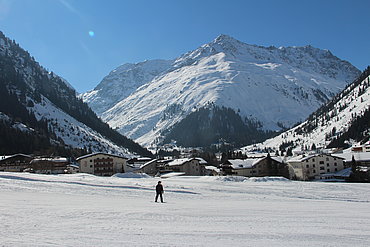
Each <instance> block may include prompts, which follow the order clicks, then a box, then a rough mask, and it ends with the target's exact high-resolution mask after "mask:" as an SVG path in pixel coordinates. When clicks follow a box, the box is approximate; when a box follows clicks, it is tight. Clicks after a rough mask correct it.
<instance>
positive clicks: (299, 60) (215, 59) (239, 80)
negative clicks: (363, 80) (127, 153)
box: [83, 35, 360, 146]
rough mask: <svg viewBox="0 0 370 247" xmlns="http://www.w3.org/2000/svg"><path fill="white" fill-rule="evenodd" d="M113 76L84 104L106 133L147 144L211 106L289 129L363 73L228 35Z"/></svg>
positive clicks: (323, 53)
mask: <svg viewBox="0 0 370 247" xmlns="http://www.w3.org/2000/svg"><path fill="white" fill-rule="evenodd" d="M157 63H158V65H157V66H155V67H154V64H157ZM144 65H149V66H147V67H148V68H149V69H148V68H145V66H144ZM153 68H155V69H153ZM115 71H116V72H114V71H113V72H112V73H111V74H110V75H109V76H108V78H105V79H104V80H103V81H102V83H100V84H99V85H98V86H97V87H96V88H95V89H94V90H93V91H91V92H88V93H86V94H84V95H83V99H84V101H85V102H86V103H88V104H89V105H90V106H91V107H92V109H93V110H95V111H96V112H97V113H98V115H99V116H100V117H101V118H102V119H103V120H104V121H106V122H107V123H108V124H109V125H110V126H111V127H113V128H116V129H118V130H119V131H120V132H121V133H124V134H125V135H127V136H129V137H130V138H133V139H135V140H136V141H138V142H139V143H141V144H144V145H146V146H150V145H151V144H156V143H160V142H161V141H162V140H163V135H164V133H165V132H168V130H170V129H171V128H172V127H173V126H174V125H175V124H176V123H179V122H180V121H182V120H183V119H184V118H186V117H187V116H188V115H189V114H190V113H191V112H193V111H195V110H197V109H199V108H202V107H206V106H207V105H209V104H214V105H217V106H223V107H227V108H231V109H234V110H235V112H237V113H238V114H239V115H240V116H241V117H242V118H243V119H245V118H248V119H249V120H251V119H253V120H255V121H256V122H259V123H261V125H262V128H263V129H265V130H279V129H281V127H282V126H284V127H291V126H292V125H293V124H295V123H296V122H298V121H302V120H304V119H305V118H306V117H307V116H308V115H309V114H310V113H312V112H313V111H314V110H316V109H317V108H318V107H320V106H321V105H322V104H323V103H325V102H327V101H328V100H329V99H330V98H331V97H332V96H334V95H335V94H336V93H338V92H339V91H340V90H342V89H343V88H344V86H345V85H346V84H348V83H349V82H351V81H353V79H354V78H356V77H357V76H358V75H359V73H360V71H359V70H358V69H356V68H355V67H354V66H352V65H351V64H350V63H348V62H346V61H343V60H340V59H339V58H337V57H335V56H334V55H333V54H331V53H330V52H329V51H327V50H320V49H317V48H314V47H312V46H305V47H287V48H284V47H280V48H276V47H262V46H256V45H248V44H245V43H243V42H240V41H238V40H235V39H234V38H232V37H229V36H227V35H221V36H219V37H217V38H216V39H215V40H214V41H212V42H211V43H209V44H205V45H203V46H201V47H200V48H198V49H196V50H194V51H191V52H189V53H186V54H184V55H182V56H180V57H179V58H177V59H175V60H174V61H160V62H156V61H147V62H144V63H140V64H136V65H124V66H122V67H119V68H118V69H116V70H115ZM136 71H139V72H138V73H137V72H136ZM127 78H128V79H127ZM127 88H129V89H127ZM112 91H114V92H121V93H122V94H120V95H122V96H111V93H110V92H112ZM113 99H117V101H115V102H113V101H114V100H113ZM106 102H108V103H106ZM230 141H232V140H230Z"/></svg>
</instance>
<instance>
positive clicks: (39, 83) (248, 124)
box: [0, 32, 370, 182]
mask: <svg viewBox="0 0 370 247" xmlns="http://www.w3.org/2000/svg"><path fill="white" fill-rule="evenodd" d="M292 49H293V48H275V47H258V46H251V45H247V44H245V43H242V42H240V41H237V40H235V39H233V38H232V37H229V36H226V35H221V36H219V37H217V38H216V39H215V40H214V41H212V42H211V43H209V44H206V45H204V46H202V47H200V48H199V49H197V50H195V51H193V52H189V53H187V54H184V55H183V56H181V57H180V58H178V59H177V60H176V61H157V63H156V64H155V62H156V61H147V62H148V63H149V62H151V63H153V64H155V65H151V66H157V67H160V66H162V69H158V74H157V75H155V76H153V77H154V78H149V79H148V80H150V81H140V80H139V79H137V81H135V83H136V84H135V85H136V88H139V87H140V86H141V85H143V84H145V83H147V85H148V86H147V88H150V87H151V85H154V86H153V87H156V88H160V87H161V86H158V85H159V83H162V84H163V85H165V86H164V87H167V86H166V83H167V82H164V81H163V80H164V79H163V78H165V76H163V75H166V76H167V77H170V76H172V77H173V78H174V77H175V75H174V73H180V72H181V71H180V70H183V71H190V70H191V69H192V67H194V66H200V64H201V63H202V61H204V60H206V59H210V58H211V57H212V56H216V55H219V54H224V55H225V57H228V56H229V54H230V53H233V52H234V53H235V54H237V55H240V54H241V55H240V57H242V58H243V59H245V60H248V59H249V60H248V61H250V60H251V59H252V58H250V57H251V56H252V55H250V54H257V53H258V54H257V55H254V56H255V57H253V61H255V63H256V64H257V63H259V62H260V60H266V61H269V63H267V62H265V63H264V65H263V66H265V67H263V66H262V65H261V66H259V67H258V69H259V70H258V71H257V69H256V73H259V74H261V76H260V77H259V78H260V79H259V80H261V81H262V80H263V78H264V77H263V74H264V73H268V74H269V75H272V76H273V75H274V74H273V73H274V70H273V69H272V68H271V66H272V65H271V64H274V63H279V64H280V65H281V66H284V65H285V63H290V66H297V68H299V69H300V70H301V71H305V72H307V71H308V72H307V73H309V72H310V73H312V78H314V76H317V74H318V73H319V72H317V71H321V74H320V78H321V80H325V79H327V81H328V82H333V83H334V81H338V84H339V82H340V83H341V85H342V89H341V90H340V91H333V90H332V91H330V90H329V89H323V88H320V87H316V88H313V87H311V88H309V89H307V88H306V87H305V86H297V87H295V89H294V90H291V91H289V92H283V93H282V94H280V96H279V98H283V97H286V99H287V100H292V101H293V102H295V103H296V105H295V106H293V107H294V108H296V109H298V108H300V107H301V106H300V104H302V102H306V101H307V102H311V103H312V102H313V103H312V104H311V105H310V104H309V103H307V102H306V103H303V104H302V105H304V106H302V110H301V111H300V110H296V112H297V114H298V113H299V114H306V115H297V114H296V115H294V114H293V113H294V110H291V109H283V106H278V107H280V108H279V109H280V110H278V111H277V110H276V105H274V101H271V102H266V99H262V97H260V98H261V99H260V100H261V102H259V99H258V97H257V98H254V99H253V101H254V102H249V101H248V99H247V98H248V97H247V96H246V97H245V98H243V97H244V96H243V92H244V91H243V90H239V91H241V92H240V94H238V95H228V96H227V95H221V97H220V98H221V99H220V100H204V99H205V97H206V96H204V97H203V98H202V99H201V100H200V101H199V102H197V104H194V105H190V103H188V102H187V101H185V100H181V99H180V98H178V100H177V101H176V102H174V103H171V104H168V105H165V103H161V104H160V105H159V106H163V111H162V112H161V113H160V115H158V117H156V121H157V122H155V121H152V119H149V118H145V117H146V116H147V115H150V114H149V113H150V112H151V111H150V110H153V109H154V108H160V107H159V106H157V105H149V104H146V107H147V108H148V109H150V110H148V111H147V112H140V111H139V110H137V111H136V112H135V114H133V113H129V110H128V109H127V108H122V109H123V110H122V111H120V112H118V111H113V110H112V109H116V108H113V105H115V104H117V103H118V102H119V101H122V102H126V101H127V100H128V98H129V95H128V94H133V93H134V92H128V91H127V90H125V89H122V91H121V90H116V94H117V95H118V94H120V95H119V96H117V95H113V94H110V93H109V90H111V89H109V88H103V89H99V90H100V91H99V90H97V89H98V88H102V87H97V88H96V90H95V91H92V92H88V93H86V94H82V95H80V94H78V93H77V92H76V91H75V90H74V89H73V88H72V87H71V86H70V85H69V84H68V82H66V81H65V80H64V79H63V78H61V77H59V76H58V75H56V74H54V73H53V72H50V71H48V70H46V69H45V68H43V67H42V65H40V64H39V63H38V62H37V61H36V60H35V59H34V58H33V57H32V55H31V54H29V53H28V52H27V51H25V50H24V49H22V48H21V47H20V46H19V45H18V44H17V43H16V41H14V40H11V39H9V38H8V37H6V36H5V34H3V33H1V32H0V172H17V173H18V172H29V173H39V174H65V173H69V174H72V173H88V174H93V175H96V176H113V175H114V174H120V173H124V174H131V176H134V175H135V174H147V175H149V176H153V177H161V178H166V177H171V176H242V177H284V178H287V179H291V180H302V181H323V182H369V178H370V139H369V137H370V67H368V68H367V69H365V70H364V71H363V72H361V71H359V70H357V69H356V68H354V67H353V66H352V65H350V64H349V63H348V62H345V61H342V60H340V59H338V58H337V57H335V56H334V55H332V54H331V53H330V52H328V51H322V50H319V49H316V48H313V47H310V46H308V47H301V48H299V49H298V48H297V49H296V48H295V49H296V50H292ZM235 54H234V55H235ZM302 56H304V57H305V58H304V59H305V60H307V61H309V58H312V57H314V58H315V59H314V60H315V61H318V63H317V64H313V62H312V63H310V64H309V65H307V64H305V63H301V62H299V61H298V62H297V59H298V57H302ZM230 57H231V56H230ZM306 57H308V58H306ZM240 60H241V61H242V59H240ZM326 60H330V61H331V62H330V64H333V63H335V66H332V67H335V68H338V70H337V71H332V70H330V68H329V67H325V66H327V63H326ZM225 61H227V60H226V58H225ZM292 61H293V62H294V63H295V65H292V63H293V62H292ZM328 63H329V62H328ZM260 64H262V62H261V63H260ZM135 66H136V67H135ZM139 66H141V65H140V64H136V65H132V67H135V68H131V70H133V69H137V68H138V67H139ZM268 66H270V67H269V68H267V67H268ZM147 67H150V66H147ZM262 67H263V68H262ZM142 68H143V66H142V67H141V70H140V71H141V73H147V72H146V71H144V72H143V69H142ZM119 69H120V71H119V72H120V73H121V74H124V73H126V74H127V73H131V72H130V71H129V70H128V69H127V68H117V69H116V70H117V71H118V70H119ZM149 69H150V68H149ZM149 69H148V70H149ZM116 70H115V71H116ZM179 71H180V72H179ZM239 72H240V71H239ZM242 72H243V73H246V72H245V71H242ZM117 73H118V72H117ZM117 73H116V74H114V72H112V73H111V74H112V75H108V76H107V77H106V78H104V79H103V81H102V83H101V85H102V86H103V85H104V83H105V82H106V81H109V80H112V78H111V77H112V76H113V75H114V76H118V74H117ZM148 73H149V72H148ZM184 73H185V72H183V74H184ZM249 73H252V74H251V75H250V78H252V79H250V81H251V82H249V81H248V78H247V76H245V78H244V79H243V80H244V81H243V82H245V83H252V81H253V80H254V79H253V70H252V72H249ZM276 73H279V72H276ZM186 74H187V75H191V73H186ZM109 76H110V77H109ZM205 76H207V75H196V76H194V77H193V78H187V79H186V80H185V79H184V80H181V78H182V77H177V79H174V80H176V83H179V84H181V83H182V84H181V85H185V84H187V85H186V86H187V87H191V85H190V83H193V84H196V80H197V78H200V77H205ZM208 76H209V77H211V75H210V74H208ZM221 76H222V75H221ZM277 77H278V76H276V78H277ZM285 77H286V78H288V80H299V79H292V78H290V77H288V76H285ZM122 78H124V75H122ZM139 78H146V77H139ZM298 78H300V77H298ZM302 78H303V77H302ZM104 80H105V81H104ZM122 80H123V79H122ZM161 80H162V81H161ZM209 80H211V79H209ZM213 80H217V78H216V79H215V78H213ZM276 80H277V79H276ZM302 80H304V78H303V79H302ZM312 80H314V79H312ZM123 83H125V82H124V81H123V82H122V81H121V84H123ZM127 83H130V82H127ZM155 83H157V84H155ZM261 83H262V82H261ZM305 83H307V82H305V81H299V82H297V84H298V85H300V84H302V85H303V84H305ZM105 84H106V85H109V84H108V83H105ZM188 84H189V85H188ZM251 88H253V87H251ZM144 89H145V87H144ZM144 89H143V90H144ZM104 90H106V91H107V92H108V93H107V95H108V96H106V97H107V98H110V99H112V102H109V105H106V106H103V105H102V104H99V102H97V100H96V99H97V98H93V97H92V96H91V95H96V94H99V93H100V94H102V95H103V93H104ZM192 90H197V89H192ZM199 90H200V89H199ZM251 90H253V89H251ZM276 91H279V92H282V90H280V89H276ZM136 92H137V91H136ZM150 92H151V91H150V90H149V89H148V91H147V93H146V94H145V95H144V96H143V97H145V99H147V98H150V97H153V98H156V99H158V97H166V95H165V94H167V93H166V92H164V93H163V96H158V95H156V91H153V89H152V94H151V93H150ZM291 92H293V93H294V94H292V93H291ZM184 94H186V88H185V86H184V88H183V89H181V90H180V91H179V93H178V95H172V96H171V97H173V98H176V97H180V96H181V95H184ZM199 95H205V94H199ZM116 96H117V98H115V97H116ZM227 97H229V98H228V99H227ZM100 98H102V96H100ZM236 98H237V99H238V100H239V101H241V102H244V103H242V104H241V105H238V106H237V107H233V105H232V104H229V105H228V104H222V103H220V102H226V101H227V100H231V101H233V100H234V99H236ZM272 98H273V96H272ZM113 99H115V100H116V101H115V102H113ZM176 99H177V98H176ZM125 100H126V101H125ZM193 100H194V98H193ZM305 100H306V101H305ZM143 101H144V99H143ZM158 101H160V100H159V99H158ZM205 101H206V102H205ZM239 101H238V102H239ZM262 101H263V102H262ZM106 102H107V101H106ZM200 102H205V103H200ZM235 102H236V100H235ZM243 104H244V105H243ZM258 104H269V107H266V109H270V111H266V112H262V110H261V111H259V110H258V109H256V108H254V109H252V110H251V107H253V105H258ZM117 105H118V104H117ZM306 106H307V108H305V107H306ZM242 107H243V108H242ZM133 108H135V106H133ZM274 109H275V110H274ZM307 109H308V110H307ZM309 111H311V112H309ZM130 112H131V110H130ZM290 113H292V114H290ZM130 114H131V115H130ZM263 114H265V116H266V117H265V118H261V117H259V116H262V115H263ZM113 115H115V116H113ZM118 115H120V117H121V118H122V119H124V117H126V118H127V119H129V118H130V119H131V120H132V119H134V118H137V119H141V121H140V124H138V123H139V122H135V121H134V120H132V122H129V120H127V121H126V120H120V121H116V122H117V124H116V125H115V124H114V123H113V120H112V119H114V118H115V117H116V116H118ZM293 115H294V117H292V116H293ZM264 119H267V120H266V121H265V120H264ZM284 120H287V121H284ZM288 120H289V121H288ZM125 121H126V122H125ZM170 123H171V124H170ZM269 123H271V124H270V125H269ZM135 124H136V125H135ZM143 126H144V127H145V128H144V127H143ZM269 126H270V127H269ZM271 126H273V127H271ZM130 128H131V129H130ZM139 128H140V130H139ZM133 129H135V131H136V130H137V131H136V132H134V131H131V130H133Z"/></svg>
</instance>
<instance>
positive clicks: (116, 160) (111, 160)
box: [76, 153, 128, 176]
mask: <svg viewBox="0 0 370 247" xmlns="http://www.w3.org/2000/svg"><path fill="white" fill-rule="evenodd" d="M127 160H128V159H127V158H126V157H123V156H118V155H113V154H107V153H93V154H88V155H85V156H81V157H79V158H77V159H76V161H77V162H78V163H79V164H80V172H83V173H89V174H94V175H97V176H112V175H113V174H115V173H123V172H125V167H126V166H127Z"/></svg>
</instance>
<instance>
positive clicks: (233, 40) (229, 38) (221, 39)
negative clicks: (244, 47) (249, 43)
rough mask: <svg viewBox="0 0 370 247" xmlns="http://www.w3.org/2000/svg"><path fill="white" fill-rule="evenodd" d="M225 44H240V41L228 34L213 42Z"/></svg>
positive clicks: (218, 37)
mask: <svg viewBox="0 0 370 247" xmlns="http://www.w3.org/2000/svg"><path fill="white" fill-rule="evenodd" d="M224 42H240V41H239V40H237V39H235V38H233V37H231V36H229V35H227V34H220V35H219V36H217V38H216V39H215V40H214V41H213V43H224Z"/></svg>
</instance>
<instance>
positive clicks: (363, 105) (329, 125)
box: [241, 76, 370, 152]
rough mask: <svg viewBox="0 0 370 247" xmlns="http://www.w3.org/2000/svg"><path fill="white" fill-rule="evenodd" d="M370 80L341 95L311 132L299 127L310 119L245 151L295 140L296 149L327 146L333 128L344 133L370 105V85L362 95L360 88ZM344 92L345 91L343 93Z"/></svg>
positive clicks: (366, 79)
mask: <svg viewBox="0 0 370 247" xmlns="http://www.w3.org/2000/svg"><path fill="white" fill-rule="evenodd" d="M368 81H370V76H368V77H367V78H365V79H364V80H363V81H362V82H361V83H360V84H359V85H358V86H357V87H355V88H354V89H353V90H352V91H350V92H348V94H347V95H345V96H343V97H340V100H339V101H338V102H337V103H335V105H334V107H333V108H332V109H331V110H330V111H329V112H327V113H326V114H324V115H320V116H318V117H317V119H318V120H317V121H318V122H319V124H318V127H317V128H315V129H313V130H312V132H310V133H302V134H298V133H297V131H296V130H297V129H300V128H302V126H304V125H305V124H307V123H309V121H308V120H306V121H305V122H303V123H301V124H300V125H298V126H296V127H294V128H292V129H290V130H288V131H285V132H283V133H282V134H280V135H278V136H276V137H274V138H271V139H268V140H266V141H264V142H262V143H258V144H255V145H250V146H246V147H244V148H242V149H241V150H242V151H243V152H248V151H251V150H256V149H264V148H271V149H273V150H278V149H279V146H280V145H281V144H283V143H288V142H294V143H295V147H296V150H298V151H299V150H302V149H303V148H302V147H305V146H306V147H311V146H312V144H315V145H316V147H326V146H327V144H329V143H330V139H329V140H328V139H327V136H330V135H331V134H332V131H333V129H335V130H336V134H337V135H338V134H339V133H344V132H345V131H346V130H347V129H348V128H349V127H350V126H351V123H352V121H353V119H354V118H355V117H356V116H362V115H363V114H364V112H365V111H366V110H367V109H369V107H370V87H367V88H366V90H365V92H363V93H362V94H361V95H360V96H358V95H359V92H360V89H361V88H363V87H364V85H365V84H366V82H368ZM347 90H348V89H347ZM341 94H343V93H341ZM326 115H327V116H331V115H333V116H334V117H332V118H331V119H330V121H327V120H325V116H326Z"/></svg>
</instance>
